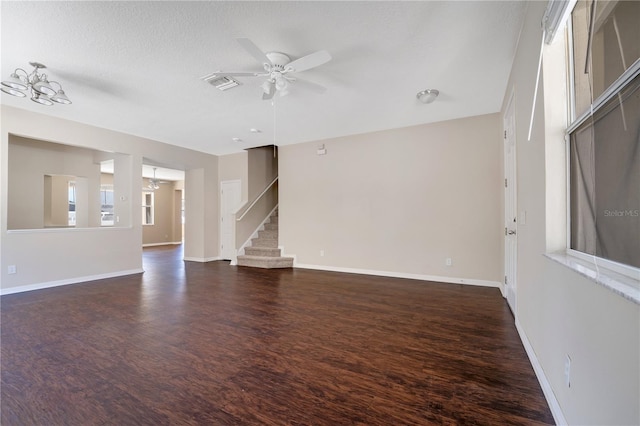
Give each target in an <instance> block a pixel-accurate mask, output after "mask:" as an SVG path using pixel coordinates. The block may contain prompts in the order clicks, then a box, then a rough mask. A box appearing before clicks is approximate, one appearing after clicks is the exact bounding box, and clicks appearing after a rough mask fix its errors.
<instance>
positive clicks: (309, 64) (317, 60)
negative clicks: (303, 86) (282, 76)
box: [285, 50, 331, 72]
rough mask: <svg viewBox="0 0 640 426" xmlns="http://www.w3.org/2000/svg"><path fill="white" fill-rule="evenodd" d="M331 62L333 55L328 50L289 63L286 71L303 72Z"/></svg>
mask: <svg viewBox="0 0 640 426" xmlns="http://www.w3.org/2000/svg"><path fill="white" fill-rule="evenodd" d="M330 60H331V55H329V52H327V51H326V50H318V51H317V52H315V53H311V54H309V55H307V56H303V57H302V58H300V59H296V60H295V61H292V62H289V63H288V64H287V65H286V66H285V70H289V71H290V72H302V71H306V70H308V69H311V68H315V67H317V66H319V65H322V64H324V63H326V62H329V61H330Z"/></svg>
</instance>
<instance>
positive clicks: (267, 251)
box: [244, 247, 282, 257]
mask: <svg viewBox="0 0 640 426" xmlns="http://www.w3.org/2000/svg"><path fill="white" fill-rule="evenodd" d="M244 254H246V255H247V256H263V257H280V255H281V254H282V253H280V249H279V248H273V247H245V248H244Z"/></svg>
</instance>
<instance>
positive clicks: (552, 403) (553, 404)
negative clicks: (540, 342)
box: [516, 318, 567, 426]
mask: <svg viewBox="0 0 640 426" xmlns="http://www.w3.org/2000/svg"><path fill="white" fill-rule="evenodd" d="M516 330H518V334H519V335H520V340H521V341H522V345H523V346H524V350H525V351H526V352H527V355H528V356H529V361H530V362H531V366H532V367H533V371H534V372H535V373H536V377H537V378H538V382H539V383H540V387H541V388H542V393H544V397H545V398H546V400H547V404H549V409H550V410H551V414H552V415H553V419H554V420H555V422H556V424H557V425H558V426H564V425H566V424H567V420H566V419H565V418H564V413H563V412H562V409H561V408H560V404H559V403H558V400H557V399H556V395H555V394H554V393H553V389H552V388H551V384H550V383H549V380H547V376H546V375H545V374H544V370H543V369H542V366H541V365H540V362H539V361H538V357H537V356H536V352H535V351H534V350H533V346H531V343H530V342H529V339H528V338H527V334H526V333H525V332H524V330H523V329H522V326H521V325H520V321H518V319H517V318H516Z"/></svg>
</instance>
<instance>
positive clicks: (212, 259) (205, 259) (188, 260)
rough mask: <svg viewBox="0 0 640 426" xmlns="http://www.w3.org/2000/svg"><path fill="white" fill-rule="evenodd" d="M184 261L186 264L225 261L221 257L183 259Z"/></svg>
mask: <svg viewBox="0 0 640 426" xmlns="http://www.w3.org/2000/svg"><path fill="white" fill-rule="evenodd" d="M182 260H184V261H186V262H201V263H204V262H213V261H216V260H224V259H222V258H221V257H220V256H214V257H184V258H182Z"/></svg>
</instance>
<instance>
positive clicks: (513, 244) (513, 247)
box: [504, 93, 518, 316]
mask: <svg viewBox="0 0 640 426" xmlns="http://www.w3.org/2000/svg"><path fill="white" fill-rule="evenodd" d="M516 162H517V157H516V120H515V106H514V95H513V93H512V94H511V98H510V99H509V104H508V105H507V109H506V111H505V115H504V293H505V297H506V298H507V303H508V304H509V307H510V308H511V311H512V312H513V314H514V316H515V315H516V302H517V289H518V286H517V270H516V268H517V259H518V239H517V237H518V235H517V211H518V203H517V199H516V197H517V188H518V186H517V181H516V177H517V175H516Z"/></svg>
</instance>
